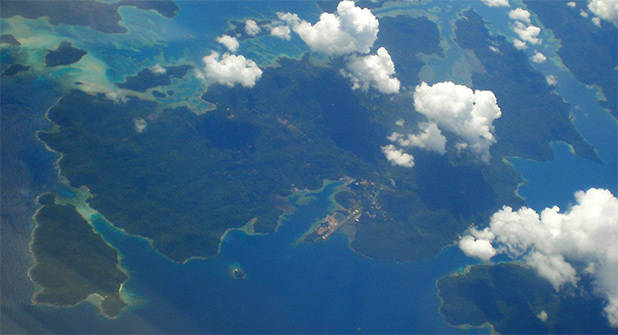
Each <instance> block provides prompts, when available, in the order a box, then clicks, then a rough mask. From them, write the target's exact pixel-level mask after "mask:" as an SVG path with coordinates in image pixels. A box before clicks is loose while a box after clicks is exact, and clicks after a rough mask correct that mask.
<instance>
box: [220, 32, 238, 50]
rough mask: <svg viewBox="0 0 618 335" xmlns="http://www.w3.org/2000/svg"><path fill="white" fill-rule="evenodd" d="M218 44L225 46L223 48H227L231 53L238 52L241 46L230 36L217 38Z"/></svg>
mask: <svg viewBox="0 0 618 335" xmlns="http://www.w3.org/2000/svg"><path fill="white" fill-rule="evenodd" d="M217 42H219V43H221V44H223V46H225V47H226V48H227V49H228V50H230V51H231V52H236V50H238V47H239V45H240V44H239V43H238V40H237V39H236V38H235V37H232V36H230V35H221V36H219V37H217Z"/></svg>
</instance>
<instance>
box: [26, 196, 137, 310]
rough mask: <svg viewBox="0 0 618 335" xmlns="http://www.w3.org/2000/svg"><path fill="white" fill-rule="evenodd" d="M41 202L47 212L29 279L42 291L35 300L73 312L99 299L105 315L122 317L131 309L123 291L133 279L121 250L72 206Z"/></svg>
mask: <svg viewBox="0 0 618 335" xmlns="http://www.w3.org/2000/svg"><path fill="white" fill-rule="evenodd" d="M38 201H39V204H40V205H41V206H42V207H41V208H40V209H39V210H37V212H36V214H35V215H34V220H35V222H36V227H35V229H34V231H33V233H32V241H31V249H32V253H33V255H34V265H33V266H32V268H31V269H30V271H29V276H30V278H31V279H32V280H33V281H34V282H35V283H36V284H37V285H38V286H40V289H39V290H38V291H37V292H36V293H35V294H34V296H33V298H32V301H33V302H34V303H37V304H49V305H53V306H61V307H69V306H73V305H76V304H78V303H80V302H82V301H84V300H85V299H87V298H89V297H90V296H96V297H100V299H98V300H99V304H100V305H99V306H98V307H99V308H100V310H101V312H102V313H103V314H104V315H105V316H107V317H109V318H114V317H116V316H118V315H119V314H120V312H121V311H122V309H123V308H124V307H125V306H126V303H125V302H124V301H123V300H122V298H121V297H120V289H121V287H122V284H123V283H124V282H125V281H126V280H127V278H128V277H127V275H126V274H125V273H124V272H123V271H122V270H121V269H120V268H119V265H118V253H117V252H116V250H115V249H113V248H112V247H110V246H109V245H108V244H107V243H105V241H104V240H103V239H102V238H101V236H100V235H98V234H97V233H96V232H94V231H93V229H92V227H91V226H90V225H89V224H88V222H86V220H84V219H83V218H82V217H81V216H80V214H79V213H78V212H77V211H76V209H75V207H73V206H72V205H68V204H67V205H60V204H56V203H55V196H54V195H53V194H50V193H46V194H43V195H41V196H39V198H38Z"/></svg>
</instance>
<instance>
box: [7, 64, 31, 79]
mask: <svg viewBox="0 0 618 335" xmlns="http://www.w3.org/2000/svg"><path fill="white" fill-rule="evenodd" d="M28 69H30V66H27V65H22V64H11V65H9V66H7V67H6V68H5V69H4V71H2V75H3V76H14V75H16V74H18V73H19V72H22V71H28Z"/></svg>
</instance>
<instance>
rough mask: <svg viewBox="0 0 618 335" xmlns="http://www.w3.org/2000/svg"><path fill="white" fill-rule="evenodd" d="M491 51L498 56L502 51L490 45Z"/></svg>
mask: <svg viewBox="0 0 618 335" xmlns="http://www.w3.org/2000/svg"><path fill="white" fill-rule="evenodd" d="M489 50H491V51H493V52H495V53H497V54H498V53H500V49H498V48H496V47H495V46H493V45H490V46H489Z"/></svg>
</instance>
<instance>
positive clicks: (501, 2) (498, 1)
mask: <svg viewBox="0 0 618 335" xmlns="http://www.w3.org/2000/svg"><path fill="white" fill-rule="evenodd" d="M482 1H483V3H484V4H485V5H486V6H489V7H509V0H482Z"/></svg>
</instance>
